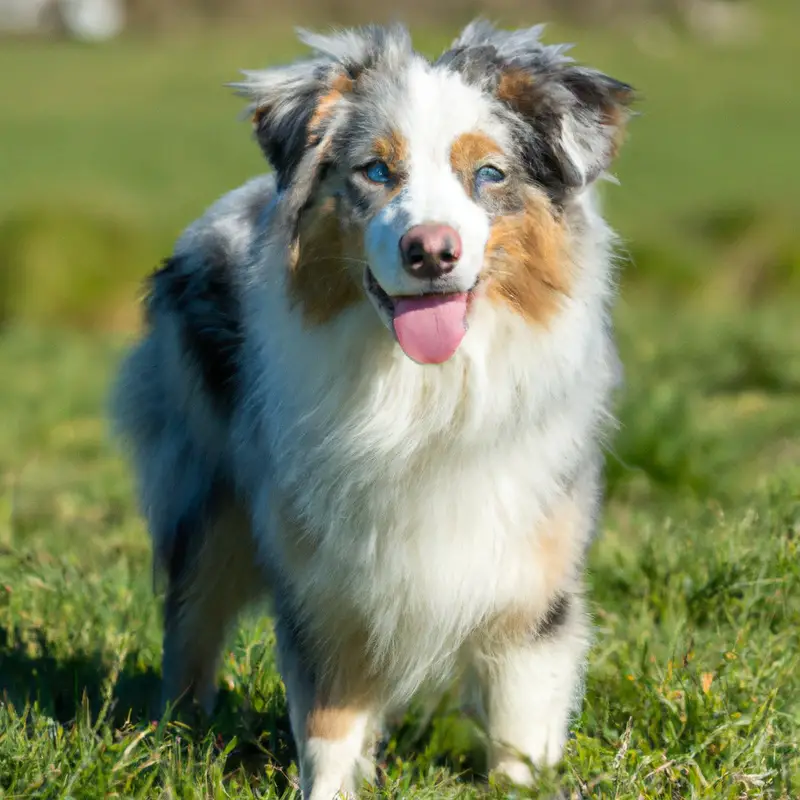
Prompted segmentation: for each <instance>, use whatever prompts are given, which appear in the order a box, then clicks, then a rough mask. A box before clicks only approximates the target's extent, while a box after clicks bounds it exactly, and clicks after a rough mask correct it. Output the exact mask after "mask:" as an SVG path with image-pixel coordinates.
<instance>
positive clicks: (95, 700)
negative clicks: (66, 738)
mask: <svg viewBox="0 0 800 800" xmlns="http://www.w3.org/2000/svg"><path fill="white" fill-rule="evenodd" d="M32 645H33V646H32ZM32 653H35V654H32ZM138 661H139V659H138V658H137V656H136V654H135V653H134V654H130V655H129V656H128V657H127V658H126V659H125V662H124V663H123V665H122V667H121V669H120V671H119V674H118V676H117V678H116V681H115V683H114V686H113V691H112V695H111V702H110V705H109V707H108V709H107V711H106V714H107V716H106V720H107V721H106V724H107V725H108V726H110V727H112V728H114V729H120V728H123V727H124V726H127V725H133V726H138V725H143V724H144V725H146V724H148V723H152V722H154V721H156V720H157V719H158V716H159V705H160V695H161V675H160V673H159V672H158V671H157V670H155V669H153V667H142V666H141V665H140V664H139V663H137V662H138ZM109 676H110V669H109V665H108V662H107V660H104V659H103V658H102V657H101V656H100V654H92V653H80V654H77V655H72V656H66V657H64V656H61V655H56V654H55V653H54V652H53V649H52V647H51V646H50V645H49V644H48V642H47V641H46V639H45V638H44V637H43V636H41V635H40V636H38V637H36V639H34V641H33V642H31V641H30V635H28V639H27V641H22V640H21V639H20V637H16V636H14V637H12V636H10V635H9V632H8V631H6V630H0V701H2V702H4V703H8V704H10V705H11V706H13V707H14V708H15V709H16V710H17V711H18V712H21V711H22V710H23V709H24V708H26V707H28V706H35V707H36V709H37V712H38V713H40V714H42V715H44V716H47V717H51V718H53V719H54V720H57V721H58V722H59V723H61V724H62V725H65V726H72V725H75V724H79V722H80V721H81V720H85V719H87V718H88V721H89V722H90V724H91V722H92V721H94V720H97V719H98V717H99V716H100V715H101V713H102V710H103V706H104V704H105V703H106V699H107V692H108V682H109ZM169 718H170V719H171V720H174V721H180V722H181V723H183V725H182V726H181V729H180V730H181V736H182V737H184V738H186V735H187V731H186V727H185V726H187V725H188V727H189V729H190V730H191V732H192V733H191V739H192V740H193V741H194V742H195V743H196V744H199V743H203V742H207V743H210V742H211V741H213V742H214V743H215V744H219V745H220V746H224V744H225V743H227V742H229V741H231V740H232V739H233V738H234V737H235V738H236V746H235V747H234V748H233V749H232V750H231V751H230V753H229V754H228V755H227V759H226V765H225V769H226V772H229V773H230V772H238V771H240V770H241V771H243V772H244V773H245V774H246V775H256V774H259V773H261V774H263V773H264V770H265V768H266V767H267V766H268V765H272V766H273V768H276V769H275V770H274V773H273V775H274V780H275V781H276V783H277V784H280V783H281V782H283V783H286V785H287V786H288V778H286V776H285V774H284V768H285V767H287V766H288V765H289V764H290V763H291V762H292V761H293V760H294V759H295V757H296V752H295V749H294V744H293V742H292V737H291V732H290V728H289V719H288V716H287V714H286V710H285V707H284V704H283V701H282V698H276V699H273V698H266V699H265V703H264V707H263V708H262V709H259V710H256V709H254V708H253V707H252V705H251V703H250V702H249V700H248V699H246V698H245V697H243V696H242V695H241V694H239V693H237V692H233V691H229V690H227V689H221V690H220V693H219V697H218V702H217V706H216V710H215V712H214V715H213V717H212V718H210V719H207V718H205V717H204V716H203V715H202V714H201V713H200V712H199V710H198V709H197V708H196V707H195V706H193V704H191V703H188V702H183V703H181V704H180V705H179V706H178V707H177V708H175V709H174V710H173V711H171V713H170V714H169ZM220 749H221V747H220ZM285 788H286V786H283V787H282V789H281V791H283V789H285Z"/></svg>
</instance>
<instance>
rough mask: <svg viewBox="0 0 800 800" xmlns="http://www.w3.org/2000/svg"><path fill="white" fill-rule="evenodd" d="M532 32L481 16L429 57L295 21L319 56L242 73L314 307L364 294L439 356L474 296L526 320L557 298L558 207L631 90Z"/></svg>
mask: <svg viewBox="0 0 800 800" xmlns="http://www.w3.org/2000/svg"><path fill="white" fill-rule="evenodd" d="M540 33H541V29H540V28H538V27H537V28H532V29H528V30H518V31H513V32H507V31H500V30H496V29H495V28H493V27H492V26H491V25H490V24H488V23H486V22H483V21H478V22H475V23H472V24H471V25H470V26H468V27H467V28H466V29H465V30H464V31H463V33H462V34H461V36H460V37H459V38H458V39H457V40H456V41H455V42H454V43H453V45H452V46H451V48H450V49H449V50H448V51H447V52H445V53H444V54H443V55H442V56H441V57H440V58H439V59H438V60H436V61H435V62H433V63H431V62H430V61H428V60H427V59H425V58H423V57H422V56H420V55H419V54H417V53H415V52H414V51H413V49H412V46H411V42H410V39H409V36H408V34H407V32H406V31H405V29H403V28H400V27H390V28H381V27H368V28H364V29H360V30H354V31H346V32H342V33H338V34H334V35H330V36H323V35H316V34H309V33H301V38H302V40H303V41H304V42H305V43H306V44H307V45H309V46H310V47H311V48H312V50H313V51H314V54H313V56H312V57H310V58H309V59H308V60H305V61H300V62H298V63H294V64H291V65H289V66H284V67H278V68H275V69H268V70H266V71H262V72H252V73H246V74H245V80H244V81H243V82H241V83H238V84H235V86H236V88H237V89H238V90H239V91H240V93H242V94H244V95H246V96H247V97H248V98H249V99H250V100H251V107H250V111H251V113H252V116H253V122H254V126H255V130H256V134H257V137H258V140H259V142H260V144H261V147H262V149H263V150H264V153H265V154H266V156H267V158H268V159H269V161H270V162H271V164H272V166H273V168H274V170H275V172H276V174H277V182H278V190H279V208H280V209H281V214H280V219H281V225H283V226H284V227H285V228H286V229H287V230H288V231H289V235H290V242H291V244H290V250H291V257H290V262H291V263H290V267H291V275H290V276H289V290H290V292H291V294H292V295H293V299H294V300H296V301H298V302H300V303H301V304H302V306H303V311H304V314H305V315H306V318H307V319H309V320H310V321H313V322H316V323H322V322H325V321H327V320H329V319H330V318H332V317H333V316H335V315H336V314H337V313H339V312H340V311H342V310H343V309H344V308H345V307H347V306H349V305H351V304H353V303H356V302H358V301H359V300H361V299H363V297H364V296H365V295H366V296H367V297H368V298H369V299H370V301H371V302H372V303H373V305H374V307H375V309H376V311H377V313H378V315H380V317H381V319H382V320H383V321H384V323H385V324H386V326H387V327H388V328H389V330H390V331H392V333H393V334H394V335H395V336H396V337H397V340H398V342H399V343H400V346H401V347H402V348H403V350H404V351H405V352H406V354H407V355H408V356H410V357H411V358H412V359H414V360H416V361H418V362H421V363H440V362H442V361H445V360H447V359H448V358H449V357H450V356H451V355H452V354H453V353H454V352H455V351H456V349H457V348H458V346H459V344H460V342H461V340H462V338H463V336H464V333H465V331H466V328H467V323H468V317H469V314H470V307H471V303H472V302H473V300H475V299H476V298H480V302H503V303H506V304H508V305H509V306H511V307H512V308H513V309H514V310H515V311H516V312H518V313H519V314H522V315H523V316H525V317H527V318H528V319H530V320H532V321H534V322H545V321H546V320H547V318H548V317H549V316H550V315H551V314H552V313H553V311H554V310H555V309H556V308H557V307H558V303H559V301H560V299H561V298H562V297H563V296H564V295H565V294H568V293H569V289H570V258H569V254H568V252H567V247H568V243H567V240H568V239H569V236H570V231H569V230H568V225H567V224H566V223H565V214H564V210H565V209H567V208H568V207H569V206H570V204H571V203H573V202H574V200H575V198H576V197H577V196H578V195H579V194H580V193H581V192H582V191H583V190H584V189H586V188H587V187H588V186H590V185H591V184H592V183H593V182H594V181H595V180H596V179H597V178H598V177H599V176H601V175H602V174H603V173H604V171H605V170H606V169H607V168H608V167H609V165H610V163H611V161H612V159H613V158H614V156H615V154H616V151H617V149H618V147H619V144H620V142H621V139H622V135H623V133H624V129H625V125H626V122H627V119H628V116H629V112H628V109H629V106H630V103H631V101H632V99H633V91H632V89H631V87H629V86H628V85H627V84H624V83H620V82H619V81H616V80H614V79H612V78H610V77H608V76H606V75H604V74H602V73H600V72H597V71H594V70H591V69H588V68H585V67H582V66H579V65H577V64H575V63H574V62H573V61H572V59H570V58H569V57H568V56H566V55H565V51H566V49H567V48H566V47H564V46H546V45H544V44H542V43H541V41H540V38H539V37H540Z"/></svg>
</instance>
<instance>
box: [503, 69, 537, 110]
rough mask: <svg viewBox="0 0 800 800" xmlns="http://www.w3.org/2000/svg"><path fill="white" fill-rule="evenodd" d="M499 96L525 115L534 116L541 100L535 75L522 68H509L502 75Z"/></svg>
mask: <svg viewBox="0 0 800 800" xmlns="http://www.w3.org/2000/svg"><path fill="white" fill-rule="evenodd" d="M497 97H498V99H500V100H502V101H503V102H504V103H508V105H510V106H511V107H512V108H514V109H516V110H517V111H518V112H519V113H520V114H523V115H524V116H533V114H534V113H535V111H536V106H537V103H538V102H539V100H540V95H539V91H538V88H537V86H536V81H535V80H534V78H533V76H531V75H529V74H528V73H527V72H525V71H524V70H521V69H509V70H506V71H505V72H504V73H503V74H502V75H501V76H500V81H499V83H498V84H497Z"/></svg>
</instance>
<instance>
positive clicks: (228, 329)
mask: <svg viewBox="0 0 800 800" xmlns="http://www.w3.org/2000/svg"><path fill="white" fill-rule="evenodd" d="M541 34H542V28H541V26H538V27H534V28H530V29H520V30H514V31H505V30H500V29H497V28H495V27H494V26H493V25H492V24H491V23H489V22H487V21H485V20H477V21H475V22H473V23H471V24H470V25H469V26H468V27H466V28H465V29H464V30H463V32H462V33H461V34H460V36H459V37H458V38H457V39H456V40H455V41H454V42H453V44H452V45H451V46H450V48H449V49H448V50H447V51H446V52H444V54H443V55H441V56H440V57H439V58H438V59H436V60H433V61H431V60H428V59H426V58H425V57H423V56H422V55H420V54H418V53H417V52H415V50H414V49H413V47H412V44H411V40H410V37H409V34H408V32H407V30H406V29H405V28H404V27H402V26H387V27H381V26H368V27H364V28H360V29H348V30H344V31H339V32H334V33H331V34H318V33H311V32H307V31H300V32H299V35H300V38H301V40H302V42H303V43H304V44H305V45H307V46H308V47H309V49H310V51H311V52H310V54H309V55H308V56H307V57H306V58H305V59H302V60H298V61H296V62H293V63H290V64H288V65H284V66H279V67H275V68H271V69H266V70H263V71H255V72H245V73H243V75H244V77H243V79H242V80H241V81H240V82H238V83H236V84H233V88H234V89H235V90H236V92H237V93H238V94H239V95H241V96H243V97H245V98H246V99H247V103H248V108H247V112H246V113H247V115H248V116H249V117H250V118H251V119H252V123H253V127H254V131H255V137H256V138H257V140H258V142H259V144H260V146H261V148H262V150H263V152H264V154H265V155H266V158H267V160H268V161H269V163H270V165H271V167H272V170H271V171H268V172H267V174H265V175H263V176H259V177H255V178H254V179H252V180H251V181H249V182H247V183H246V184H244V185H243V186H240V187H239V188H237V189H235V190H233V191H231V192H230V193H229V194H227V195H225V196H223V197H222V198H221V199H219V200H218V201H217V202H216V203H215V204H214V205H212V206H211V207H210V208H209V209H208V210H207V211H206V212H205V213H204V215H203V216H202V217H201V218H200V219H198V220H196V221H195V222H194V223H192V224H191V225H190V226H189V227H188V228H187V229H186V230H185V231H184V232H183V234H182V235H181V236H180V238H179V239H178V241H177V244H176V245H175V248H174V251H173V253H172V255H171V256H170V257H169V258H168V259H166V260H165V262H164V263H163V265H161V267H160V268H159V269H158V270H157V271H156V272H155V273H154V274H153V275H152V276H151V278H150V281H149V291H148V297H147V300H146V323H147V324H146V330H145V332H144V334H143V335H142V337H141V338H140V339H139V341H138V342H137V343H136V344H135V346H134V347H133V348H132V349H131V350H130V351H129V352H128V353H127V354H126V356H125V358H124V361H123V363H122V366H121V368H120V373H119V376H118V379H117V381H116V384H115V390H114V401H113V417H114V421H115V423H116V429H117V431H118V434H119V436H120V437H121V438H122V439H123V440H124V441H125V442H126V443H127V445H128V448H129V452H130V458H131V460H132V462H133V469H134V471H135V474H136V477H137V483H138V487H139V493H140V503H141V508H142V511H143V515H144V516H145V517H146V520H147V523H148V527H149V530H150V532H151V535H152V538H153V542H154V551H155V556H156V562H157V564H158V565H159V566H160V567H161V569H162V571H163V573H164V574H165V575H166V596H165V611H164V647H163V685H164V701H165V703H166V702H172V701H175V700H176V699H177V698H179V697H180V696H182V695H184V694H188V695H193V696H194V697H195V698H196V700H197V701H198V702H199V703H200V704H201V705H202V706H203V707H204V708H205V709H206V710H208V711H209V712H210V711H211V710H212V709H213V705H214V699H215V691H216V669H217V664H218V660H217V659H218V655H219V652H220V649H221V647H222V645H223V641H224V637H225V636H226V633H227V632H228V631H229V629H230V627H231V625H232V624H233V622H234V621H235V619H236V617H237V615H238V614H239V612H240V611H242V610H243V609H244V608H245V607H246V606H248V605H249V604H250V603H253V602H256V601H259V600H262V599H265V598H266V599H268V600H269V601H270V602H271V606H270V613H271V614H272V615H274V620H275V632H276V639H277V649H278V665H279V669H280V672H281V675H282V678H283V681H284V683H285V687H286V692H287V701H288V708H289V717H290V722H291V728H292V732H293V736H294V739H295V742H296V745H297V753H298V762H299V770H300V780H301V788H302V792H303V795H304V797H306V798H311V800H327V798H331V797H335V796H352V795H353V794H354V793H356V792H357V791H358V789H359V786H360V785H361V781H362V780H363V779H364V778H368V779H369V778H372V777H373V776H374V766H373V765H372V760H371V754H372V750H373V747H374V744H375V741H376V737H377V735H378V733H377V732H378V731H379V730H380V729H381V725H382V724H383V720H385V719H386V718H387V715H389V714H392V713H396V712H397V710H398V709H403V708H404V707H406V705H407V703H408V702H409V700H410V699H411V698H412V697H413V696H415V694H417V693H418V692H419V691H421V690H422V689H430V688H432V687H436V686H441V685H442V682H443V681H445V680H448V679H449V678H450V677H451V676H453V675H455V674H459V675H462V676H463V679H464V685H465V686H466V687H467V688H468V689H469V690H470V691H473V690H474V693H475V696H476V697H477V698H478V699H479V700H480V707H481V709H482V713H483V714H484V716H485V726H486V732H487V734H488V741H489V752H488V761H489V768H490V770H491V771H493V772H494V773H496V774H497V775H498V776H504V777H505V778H506V779H508V780H510V781H512V782H514V783H518V784H530V783H531V782H532V781H534V780H535V777H534V774H533V773H534V772H535V770H532V769H531V765H532V766H533V767H540V766H543V765H552V764H555V763H557V762H558V761H559V760H560V758H561V756H562V753H563V749H564V745H565V742H566V739H567V736H568V731H569V727H570V725H571V723H572V721H573V719H574V716H575V714H576V712H577V711H578V710H579V708H580V705H581V703H582V696H583V684H584V674H585V664H586V661H587V654H588V649H589V646H590V641H591V625H590V620H589V619H588V612H587V608H586V603H585V599H584V588H583V563H584V558H585V554H586V551H587V547H588V545H589V544H590V542H591V541H592V539H593V537H594V534H595V530H596V528H597V525H598V516H599V511H600V509H601V504H602V496H603V482H602V478H603V459H604V454H603V451H604V446H605V443H606V441H607V437H608V435H609V433H610V432H611V431H612V430H613V426H614V417H613V409H612V406H613V395H614V392H615V388H616V387H617V385H618V384H619V383H620V380H621V367H620V362H619V359H618V356H617V351H616V348H615V343H614V338H613V331H612V327H611V321H610V312H611V308H612V303H613V301H614V298H615V294H616V279H615V276H616V264H617V258H616V255H615V253H616V250H617V237H616V235H615V233H614V232H613V230H612V229H611V227H610V226H609V225H608V224H607V222H606V221H605V219H604V217H603V214H602V212H601V209H600V206H599V202H598V197H597V184H598V181H600V180H601V179H610V180H613V178H612V176H611V175H610V172H609V170H610V167H611V165H612V163H613V162H614V159H615V157H616V155H617V152H618V150H619V148H620V146H621V144H622V141H623V138H624V136H625V132H626V129H627V127H628V121H629V120H630V118H631V117H632V116H633V113H634V112H633V105H634V100H635V92H634V90H633V89H632V87H631V86H629V85H628V84H626V83H622V82H620V81H618V80H616V79H613V78H611V77H609V76H607V75H605V74H603V73H601V72H599V71H597V70H594V69H591V68H588V67H586V66H582V65H580V64H579V63H577V62H576V61H574V60H573V59H572V58H571V57H570V56H569V55H567V51H568V49H569V47H568V46H566V45H546V44H544V43H543V42H542V40H541Z"/></svg>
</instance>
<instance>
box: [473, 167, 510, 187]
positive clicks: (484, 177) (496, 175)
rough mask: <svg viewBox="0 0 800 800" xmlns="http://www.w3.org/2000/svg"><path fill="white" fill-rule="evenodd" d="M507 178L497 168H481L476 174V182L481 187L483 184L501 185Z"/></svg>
mask: <svg viewBox="0 0 800 800" xmlns="http://www.w3.org/2000/svg"><path fill="white" fill-rule="evenodd" d="M505 179H506V176H505V175H504V174H503V173H502V172H501V171H500V170H499V169H497V167H490V166H485V167H481V168H480V169H479V170H478V171H477V172H476V173H475V182H476V183H477V184H478V186H480V185H481V184H483V183H501V182H502V181H504V180H505Z"/></svg>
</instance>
